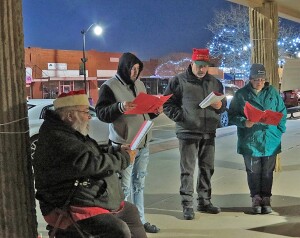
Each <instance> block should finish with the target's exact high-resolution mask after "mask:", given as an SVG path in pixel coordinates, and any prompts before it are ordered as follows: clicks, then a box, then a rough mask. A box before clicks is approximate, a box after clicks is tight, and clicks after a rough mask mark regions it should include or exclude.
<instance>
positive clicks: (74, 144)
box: [33, 91, 147, 238]
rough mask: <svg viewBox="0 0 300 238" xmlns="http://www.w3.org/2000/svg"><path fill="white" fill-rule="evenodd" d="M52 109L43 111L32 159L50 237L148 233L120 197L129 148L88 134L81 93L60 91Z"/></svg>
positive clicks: (86, 103)
mask: <svg viewBox="0 0 300 238" xmlns="http://www.w3.org/2000/svg"><path fill="white" fill-rule="evenodd" d="M54 108H55V110H54V111H51V110H48V111H46V113H45V121H44V123H43V124H42V126H41V128H40V132H39V140H38V144H37V149H36V153H35V155H34V161H33V164H34V173H35V186H36V190H37V193H36V198H37V199H38V200H39V202H40V208H41V211H42V214H43V216H44V219H45V220H46V222H47V223H48V224H49V227H50V228H51V229H50V232H49V233H50V237H56V238H61V237H64V238H66V237H72V238H76V237H80V238H82V237H111V238H113V237H116V238H121V237H126V238H128V237H139V238H143V237H147V236H146V233H145V230H144V227H143V224H142V223H141V221H140V218H139V214H138V211H137V208H136V207H135V206H134V205H133V204H131V203H128V202H125V201H124V200H123V199H124V195H123V192H122V188H121V183H120V182H121V179H120V174H121V171H122V170H124V169H125V168H126V167H127V166H128V165H129V163H130V158H129V155H128V153H127V150H128V147H126V146H125V147H122V148H115V147H110V146H105V147H103V146H102V147H100V146H99V145H98V144H97V143H96V141H95V140H93V139H92V138H90V137H89V136H88V130H89V120H90V119H91V116H90V114H89V101H88V97H87V95H86V94H85V93H84V91H71V92H70V93H67V94H66V93H63V94H61V95H60V96H59V97H58V98H57V99H56V100H55V101H54Z"/></svg>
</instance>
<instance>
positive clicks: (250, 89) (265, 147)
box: [228, 64, 286, 214]
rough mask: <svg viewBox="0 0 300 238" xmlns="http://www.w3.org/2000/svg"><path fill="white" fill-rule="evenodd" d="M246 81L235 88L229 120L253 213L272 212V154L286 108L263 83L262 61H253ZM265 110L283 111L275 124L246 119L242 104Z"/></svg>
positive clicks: (278, 145) (276, 150) (278, 149)
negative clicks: (244, 172)
mask: <svg viewBox="0 0 300 238" xmlns="http://www.w3.org/2000/svg"><path fill="white" fill-rule="evenodd" d="M249 79H250V82H249V83H248V84H247V85H245V86H244V87H243V88H241V89H239V90H238V91H237V92H236V94H235V96H234V97H233V99H232V101H231V104H230V107H229V112H228V114H229V123H230V124H231V125H236V126H237V135H238V143H237V152H238V153H239V154H241V155H243V157H244V161H245V166H246V171H247V179H248V186H249V189H250V194H251V197H252V211H253V213H255V214H257V213H262V214H268V213H271V212H272V208H271V204H270V197H271V196H272V193H271V191H272V183H273V171H274V168H275V161H276V156H277V154H278V153H280V152H281V136H282V133H284V132H285V129H286V127H285V123H286V107H285V105H284V102H283V100H282V98H281V97H280V95H279V93H278V91H277V90H276V89H275V88H274V87H272V86H270V85H269V84H268V83H266V82H265V80H266V71H265V67H264V66H263V65H262V64H253V65H252V66H251V69H250V78H249ZM246 102H249V103H250V104H251V105H252V106H254V107H256V108H258V109H260V110H262V111H265V110H272V111H275V112H280V113H282V114H283V116H282V119H281V120H280V122H279V124H278V125H268V124H264V123H259V122H258V123H255V122H251V121H249V120H248V119H247V118H246V116H245V113H244V107H245V103H246Z"/></svg>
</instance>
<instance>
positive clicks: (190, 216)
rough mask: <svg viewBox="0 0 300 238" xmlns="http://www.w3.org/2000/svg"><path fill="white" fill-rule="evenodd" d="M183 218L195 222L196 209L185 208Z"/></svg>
mask: <svg viewBox="0 0 300 238" xmlns="http://www.w3.org/2000/svg"><path fill="white" fill-rule="evenodd" d="M183 217H184V219H185V220H193V219H194V218H195V213H194V209H193V208H191V207H187V208H183Z"/></svg>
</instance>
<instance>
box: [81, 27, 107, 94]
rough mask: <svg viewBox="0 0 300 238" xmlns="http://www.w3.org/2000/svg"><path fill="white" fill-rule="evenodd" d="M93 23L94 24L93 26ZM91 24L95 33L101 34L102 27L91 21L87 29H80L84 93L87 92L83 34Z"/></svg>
mask: <svg viewBox="0 0 300 238" xmlns="http://www.w3.org/2000/svg"><path fill="white" fill-rule="evenodd" d="M94 25H95V26H94ZM92 26H94V33H95V34H96V35H98V36H99V35H101V34H102V28H101V27H100V26H98V25H96V24H95V23H93V24H92V25H90V26H89V27H88V28H87V30H84V29H83V30H82V31H81V34H82V42H83V45H82V58H81V61H82V63H83V83H84V90H85V93H86V94H87V86H86V62H87V60H88V59H87V58H86V57H85V34H86V33H87V32H88V31H89V30H90V29H91V28H92Z"/></svg>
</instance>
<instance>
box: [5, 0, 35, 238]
mask: <svg viewBox="0 0 300 238" xmlns="http://www.w3.org/2000/svg"><path fill="white" fill-rule="evenodd" d="M0 83H1V86H0V103H1V109H0V110H1V113H0V191H1V194H0V237H1V238H21V237H26V238H35V237H37V222H36V220H37V219H36V212H35V199H34V185H33V174H32V167H31V158H30V148H29V134H28V118H27V106H26V96H25V95H26V94H25V66H24V37H23V19H22V0H1V1H0Z"/></svg>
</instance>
